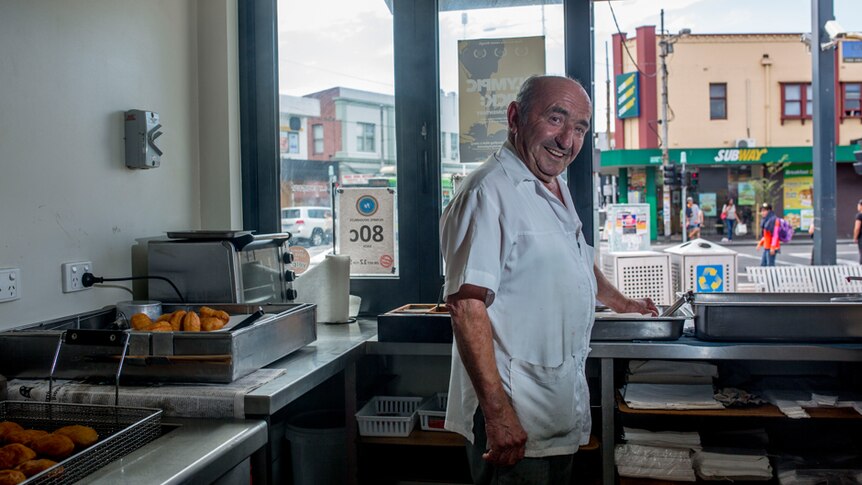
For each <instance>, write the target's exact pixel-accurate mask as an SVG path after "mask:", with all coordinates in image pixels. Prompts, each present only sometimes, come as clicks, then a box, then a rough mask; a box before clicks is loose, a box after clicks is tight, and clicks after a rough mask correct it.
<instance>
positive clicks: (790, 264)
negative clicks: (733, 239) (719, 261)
mask: <svg viewBox="0 0 862 485" xmlns="http://www.w3.org/2000/svg"><path fill="white" fill-rule="evenodd" d="M779 254H780V253H779ZM737 256H740V257H743V258H749V259H754V260H757V261H760V260H761V257H762V256H752V255H750V254H745V253H737ZM775 264H776V265H780V266H808V265H807V264H800V263H788V262H787V261H781V260H778V259H776V260H775Z"/></svg>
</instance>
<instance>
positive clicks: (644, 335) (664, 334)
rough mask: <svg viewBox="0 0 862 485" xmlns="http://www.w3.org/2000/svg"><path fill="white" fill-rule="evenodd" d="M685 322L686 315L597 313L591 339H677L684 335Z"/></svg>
mask: <svg viewBox="0 0 862 485" xmlns="http://www.w3.org/2000/svg"><path fill="white" fill-rule="evenodd" d="M684 324H685V317H677V316H668V317H650V316H646V315H644V316H642V317H636V316H622V315H617V314H615V313H608V314H602V313H596V320H595V323H594V324H593V331H592V333H591V334H590V340H591V341H614V340H676V339H678V338H680V337H681V336H682V329H683V325H684Z"/></svg>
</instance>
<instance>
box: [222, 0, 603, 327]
mask: <svg viewBox="0 0 862 485" xmlns="http://www.w3.org/2000/svg"><path fill="white" fill-rule="evenodd" d="M439 1H440V0H427V1H421V2H418V1H414V0H391V2H388V3H389V5H390V8H391V11H392V15H393V20H392V21H393V44H394V50H395V58H394V67H395V86H396V89H395V114H396V116H395V120H396V135H395V140H396V143H395V145H396V153H397V158H396V164H397V170H398V191H399V192H400V193H401V194H404V196H400V197H398V198H397V201H398V202H397V205H398V208H397V210H398V220H399V221H400V222H399V236H398V244H399V263H398V264H399V265H400V270H399V277H398V278H386V279H382V278H352V279H351V282H350V292H351V294H356V295H359V296H361V297H362V300H363V305H362V308H361V309H360V312H361V313H362V314H378V313H382V312H385V311H388V310H391V309H392V308H395V307H397V306H400V305H403V304H405V303H409V302H415V303H421V302H433V301H436V300H437V298H438V295H439V292H440V287H441V285H442V283H443V278H442V262H441V258H440V248H439V236H440V235H439V228H438V225H437V224H429V223H428V221H429V220H430V219H434V220H436V219H437V218H439V214H440V210H441V206H442V205H441V194H440V177H439V176H436V175H435V174H439V173H440V166H441V156H440V143H439V142H438V141H437V140H439V139H440V122H439V113H440V96H439V84H440V81H439V54H438V49H439V37H438V36H439V34H438V27H439V6H438V3H439ZM474 3H475V4H476V5H473V6H472V7H473V8H481V5H479V4H480V3H481V0H476V1H475V2H474ZM562 3H563V6H564V17H565V19H564V33H565V37H564V44H565V45H564V51H565V71H566V74H567V75H569V76H571V77H573V78H575V79H580V80H581V81H582V82H583V84H584V86H585V88H586V89H587V91H588V92H589V94H590V95H591V97H593V98H594V93H593V91H594V90H593V85H594V78H593V69H594V66H593V61H594V60H593V56H592V47H593V39H592V26H593V2H584V1H582V0H562ZM536 4H540V3H539V2H538V0H537V3H536ZM237 9H238V23H239V30H238V43H239V49H238V52H239V80H240V82H239V89H240V125H241V130H240V137H241V141H240V142H241V147H242V148H241V151H242V160H241V164H242V188H243V191H242V206H243V207H242V209H243V227H244V228H245V229H247V230H255V231H257V232H259V233H274V232H278V231H279V230H280V224H281V218H280V213H281V211H280V207H279V200H280V195H281V194H280V163H279V158H280V155H279V151H278V148H279V119H278V118H279V116H278V115H279V109H278V108H279V106H278V68H279V65H278V26H277V19H278V15H277V0H248V1H243V2H238V3H237ZM585 46H588V47H585ZM585 52H586V55H585V54H584V53H585ZM429 59H433V60H434V62H429ZM399 86H406V87H409V89H398V87H399ZM312 149H313V146H312ZM592 167H593V140H592V137H587V138H586V139H585V140H584V145H583V147H582V149H581V152H580V153H579V154H578V156H577V158H576V159H575V160H574V162H572V164H570V165H569V167H568V169H567V172H566V173H567V177H568V181H569V190H570V192H571V194H572V198H573V200H574V202H575V208H576V209H577V210H578V213H579V214H581V215H582V221H583V231H584V236H585V238H586V240H587V242H588V243H590V244H592V242H593V236H594V224H595V222H594V220H593V212H594V211H593V190H592V183H593V179H592Z"/></svg>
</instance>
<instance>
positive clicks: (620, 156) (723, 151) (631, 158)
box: [601, 145, 857, 167]
mask: <svg viewBox="0 0 862 485" xmlns="http://www.w3.org/2000/svg"><path fill="white" fill-rule="evenodd" d="M856 149H857V148H856V146H855V145H843V146H837V147H835V161H836V162H839V163H845V162H854V161H855V160H856V159H855V157H854V156H853V150H856ZM682 152H685V154H686V163H688V164H689V165H752V164H763V163H772V162H779V161H787V162H791V163H811V161H812V158H813V154H812V153H811V147H762V148H685V149H680V148H676V149H673V148H672V149H670V150H669V156H670V159H671V160H679V159H680V154H681V153H682ZM653 157H661V150H660V149H658V148H647V149H643V150H608V151H604V152H602V158H601V164H602V167H632V166H642V165H650V164H652V160H653Z"/></svg>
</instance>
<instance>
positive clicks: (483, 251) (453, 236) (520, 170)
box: [440, 142, 596, 457]
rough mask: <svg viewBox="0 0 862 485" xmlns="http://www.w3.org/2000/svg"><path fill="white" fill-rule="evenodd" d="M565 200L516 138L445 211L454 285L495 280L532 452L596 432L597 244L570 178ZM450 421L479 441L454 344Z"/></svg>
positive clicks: (512, 388) (506, 383)
mask: <svg viewBox="0 0 862 485" xmlns="http://www.w3.org/2000/svg"><path fill="white" fill-rule="evenodd" d="M558 182H559V183H560V187H561V191H562V193H563V198H564V201H562V202H561V201H560V200H559V199H557V197H556V196H554V195H553V194H552V193H551V192H550V191H549V190H548V189H547V188H546V187H545V186H544V185H543V184H542V183H541V182H540V181H539V180H538V179H537V178H536V176H535V175H533V174H532V173H531V172H530V171H529V170H528V169H527V166H526V165H525V164H524V163H523V162H521V160H519V159H518V157H517V155H516V154H515V151H514V149H513V148H512V146H511V145H510V144H509V143H508V142H507V143H506V144H504V145H503V147H502V148H501V149H500V150H499V151H498V152H497V153H495V154H494V155H493V156H491V157H490V158H489V159H488V160H487V161H486V162H485V163H484V164H483V165H482V166H481V167H479V168H478V169H477V170H476V171H474V172H473V173H472V174H470V176H468V177H467V178H466V179H465V180H464V182H463V183H462V186H461V188H460V189H459V191H458V194H457V195H456V197H455V198H454V199H453V200H452V201H451V202H450V204H449V205H448V206H447V208H446V210H445V212H444V213H443V216H442V218H441V220H440V229H441V231H440V233H441V250H442V253H443V257H444V260H445V264H446V282H445V293H446V295H447V296H448V295H451V294H454V293H456V292H458V290H459V289H460V287H461V286H462V285H464V284H470V285H475V286H480V287H483V288H486V289H487V290H488V297H487V298H486V305H488V315H489V316H490V319H491V325H492V327H493V338H494V351H495V357H496V362H497V369H498V370H499V372H500V376H501V378H502V381H503V387H504V389H505V390H506V392H507V393H508V394H509V396H510V397H511V398H512V402H513V405H514V408H515V412H516V413H517V414H518V418H519V420H520V421H521V424H522V426H523V427H524V429H525V430H526V432H527V436H528V439H527V445H526V453H525V455H526V456H528V457H540V456H552V455H561V454H571V453H574V452H575V451H577V448H578V446H579V445H582V444H586V443H587V442H588V441H589V434H590V427H591V426H590V425H591V423H590V413H589V391H588V389H587V384H586V378H585V376H584V362H585V361H586V358H587V354H588V352H589V335H590V330H591V327H592V324H593V316H594V309H595V296H596V280H595V275H594V273H593V249H592V248H591V247H590V246H588V245H587V244H586V242H585V240H584V237H583V234H582V231H581V228H582V224H581V220H580V218H579V217H578V214H577V213H576V212H575V208H574V203H573V201H572V199H571V196H570V194H569V191H568V188H567V187H566V184H565V182H563V180H562V179H561V178H558ZM452 354H453V355H452V373H451V378H450V383H449V398H448V406H447V413H446V429H449V430H452V431H455V432H457V433H460V434H461V435H463V436H465V437H467V439H469V440H470V441H473V432H472V430H473V414H474V413H475V411H476V408H477V406H478V399H477V397H476V392H475V390H474V389H473V386H472V384H471V382H470V378H469V376H468V375H467V372H466V369H465V368H464V365H463V363H462V361H461V358H460V355H459V354H458V348H457V345H453V350H452Z"/></svg>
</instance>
